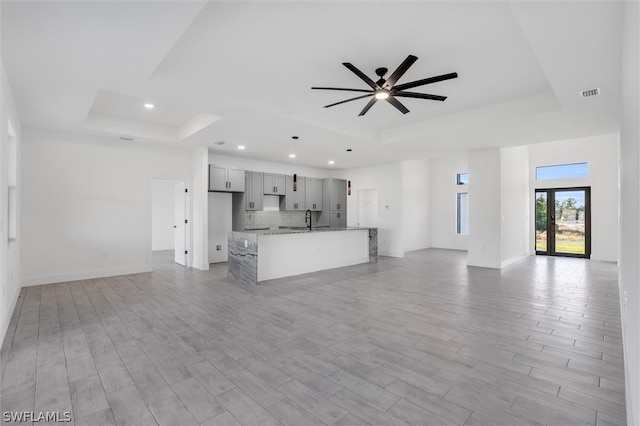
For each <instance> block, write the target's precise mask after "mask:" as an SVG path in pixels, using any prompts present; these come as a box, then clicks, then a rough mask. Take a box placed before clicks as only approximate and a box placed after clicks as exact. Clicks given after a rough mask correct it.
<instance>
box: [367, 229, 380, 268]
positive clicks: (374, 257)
mask: <svg viewBox="0 0 640 426" xmlns="http://www.w3.org/2000/svg"><path fill="white" fill-rule="evenodd" d="M377 262H378V228H369V263H377Z"/></svg>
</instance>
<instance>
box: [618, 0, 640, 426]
mask: <svg viewBox="0 0 640 426" xmlns="http://www.w3.org/2000/svg"><path fill="white" fill-rule="evenodd" d="M639 28H640V5H639V4H638V2H637V1H627V2H626V3H625V13H624V42H623V64H622V94H623V99H622V111H623V112H622V131H621V133H620V199H619V205H620V228H619V232H620V245H619V247H620V263H619V265H620V269H619V271H620V275H619V280H620V299H621V305H622V336H623V338H622V341H623V345H624V360H625V362H624V366H625V385H626V400H627V404H626V406H627V424H630V425H640V243H639V241H640V222H639V221H638V218H640V121H639V120H640V119H639V117H640V95H639V94H640V87H639V86H640V85H639V84H638V83H639V82H638V76H639V75H640V66H639V63H640V29H639Z"/></svg>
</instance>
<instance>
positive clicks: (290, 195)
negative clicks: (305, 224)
mask: <svg viewBox="0 0 640 426" xmlns="http://www.w3.org/2000/svg"><path fill="white" fill-rule="evenodd" d="M297 180H298V190H297V191H294V190H293V176H287V177H286V179H285V186H286V194H285V197H284V201H285V203H284V204H285V209H287V210H294V211H296V210H302V211H304V210H307V204H306V202H305V198H306V197H305V193H306V191H305V188H306V185H305V178H304V177H302V176H298V178H297Z"/></svg>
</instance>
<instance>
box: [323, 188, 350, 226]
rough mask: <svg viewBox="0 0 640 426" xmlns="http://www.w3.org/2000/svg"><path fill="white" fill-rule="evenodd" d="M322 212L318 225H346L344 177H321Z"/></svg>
mask: <svg viewBox="0 0 640 426" xmlns="http://www.w3.org/2000/svg"><path fill="white" fill-rule="evenodd" d="M322 195H323V198H322V201H323V203H322V207H323V208H322V212H321V213H320V215H319V216H318V225H325V226H326V225H329V226H332V227H338V228H344V227H346V226H347V181H346V180H344V179H323V182H322Z"/></svg>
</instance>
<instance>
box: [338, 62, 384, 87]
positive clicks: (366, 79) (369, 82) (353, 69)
mask: <svg viewBox="0 0 640 426" xmlns="http://www.w3.org/2000/svg"><path fill="white" fill-rule="evenodd" d="M342 65H344V66H345V67H347V68H349V69H350V70H351V72H353V73H354V74H355V75H357V76H358V77H360V79H361V80H362V81H364V82H365V83H367V85H368V86H369V87H371V88H372V89H373V90H376V89H380V86H378V85H377V84H376V83H375V82H374V81H373V80H371V79H370V78H369V77H367V76H366V75H365V74H364V73H363V72H362V71H360V70H359V69H358V68H356V67H355V66H353V65H352V64H350V63H349V62H343V63H342Z"/></svg>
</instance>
